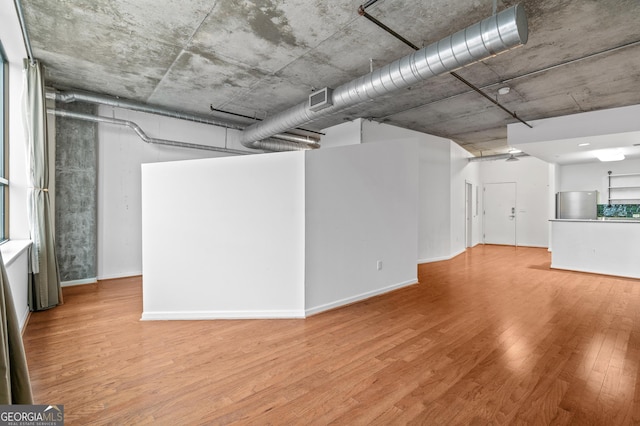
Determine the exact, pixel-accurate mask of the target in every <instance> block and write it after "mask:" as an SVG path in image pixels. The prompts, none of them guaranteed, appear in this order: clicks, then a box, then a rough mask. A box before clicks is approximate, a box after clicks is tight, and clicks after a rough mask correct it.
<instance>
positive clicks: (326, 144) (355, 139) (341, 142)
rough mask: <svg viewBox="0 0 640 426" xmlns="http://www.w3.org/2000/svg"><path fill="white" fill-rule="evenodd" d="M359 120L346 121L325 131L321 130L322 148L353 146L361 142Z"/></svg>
mask: <svg viewBox="0 0 640 426" xmlns="http://www.w3.org/2000/svg"><path fill="white" fill-rule="evenodd" d="M362 122H363V120H362V119H361V118H357V119H355V120H353V121H347V122H345V123H342V124H338V125H336V126H333V127H329V128H327V129H323V130H322V132H323V133H324V136H322V140H321V141H320V143H321V144H322V148H335V147H337V146H346V145H355V144H359V143H360V142H361V138H362V135H361V132H362Z"/></svg>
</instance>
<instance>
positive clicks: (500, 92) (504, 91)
mask: <svg viewBox="0 0 640 426" xmlns="http://www.w3.org/2000/svg"><path fill="white" fill-rule="evenodd" d="M510 91H511V87H509V86H505V87H501V88H499V89H498V95H506V94H508V93H509V92H510Z"/></svg>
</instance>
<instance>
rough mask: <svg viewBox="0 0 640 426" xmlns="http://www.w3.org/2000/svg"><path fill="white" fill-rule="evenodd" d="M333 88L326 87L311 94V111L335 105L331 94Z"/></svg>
mask: <svg viewBox="0 0 640 426" xmlns="http://www.w3.org/2000/svg"><path fill="white" fill-rule="evenodd" d="M332 94H333V89H330V88H328V87H325V88H324V89H320V90H318V91H316V92H313V93H312V94H310V95H309V109H310V110H311V111H314V112H315V111H320V110H321V109H325V108H328V107H330V106H331V105H333V100H332V99H331V96H332Z"/></svg>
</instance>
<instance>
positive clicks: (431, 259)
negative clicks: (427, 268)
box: [418, 248, 467, 265]
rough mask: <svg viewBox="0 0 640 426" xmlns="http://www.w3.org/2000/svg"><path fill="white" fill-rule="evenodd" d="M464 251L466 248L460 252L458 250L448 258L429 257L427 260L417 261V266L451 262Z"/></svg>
mask: <svg viewBox="0 0 640 426" xmlns="http://www.w3.org/2000/svg"><path fill="white" fill-rule="evenodd" d="M465 251H467V249H466V248H464V249H462V250H458V251H457V252H455V253H452V254H450V255H448V256H439V257H430V258H427V259H418V265H419V264H421V263H433V262H441V261H443V260H451V259H453V258H454V257H456V256H459V255H461V254H462V253H464V252H465Z"/></svg>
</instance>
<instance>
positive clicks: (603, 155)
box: [596, 150, 624, 162]
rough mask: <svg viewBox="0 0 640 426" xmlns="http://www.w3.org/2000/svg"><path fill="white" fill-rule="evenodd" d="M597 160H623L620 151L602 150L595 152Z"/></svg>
mask: <svg viewBox="0 0 640 426" xmlns="http://www.w3.org/2000/svg"><path fill="white" fill-rule="evenodd" d="M596 157H598V160H600V161H604V162H608V161H622V160H624V154H623V153H622V152H620V151H617V150H616V151H603V152H599V153H597V154H596Z"/></svg>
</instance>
